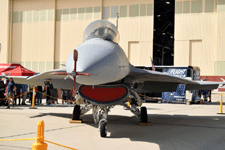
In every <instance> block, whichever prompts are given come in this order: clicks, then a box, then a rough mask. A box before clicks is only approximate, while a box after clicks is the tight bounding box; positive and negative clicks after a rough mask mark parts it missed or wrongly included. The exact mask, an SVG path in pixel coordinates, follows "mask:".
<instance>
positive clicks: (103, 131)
mask: <svg viewBox="0 0 225 150" xmlns="http://www.w3.org/2000/svg"><path fill="white" fill-rule="evenodd" d="M108 111H109V108H107V107H101V108H100V111H99V114H98V115H99V118H102V119H101V120H100V121H99V123H98V129H99V130H100V136H101V137H106V136H107V115H108Z"/></svg>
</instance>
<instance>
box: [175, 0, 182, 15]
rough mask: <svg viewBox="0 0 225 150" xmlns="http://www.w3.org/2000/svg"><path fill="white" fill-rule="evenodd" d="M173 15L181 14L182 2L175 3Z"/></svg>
mask: <svg viewBox="0 0 225 150" xmlns="http://www.w3.org/2000/svg"><path fill="white" fill-rule="evenodd" d="M175 13H176V14H182V2H176V4H175Z"/></svg>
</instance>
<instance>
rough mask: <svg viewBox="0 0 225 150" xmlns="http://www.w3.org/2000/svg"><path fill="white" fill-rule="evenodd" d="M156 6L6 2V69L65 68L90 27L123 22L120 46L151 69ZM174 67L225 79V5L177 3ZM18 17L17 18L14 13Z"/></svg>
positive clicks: (137, 1)
mask: <svg viewBox="0 0 225 150" xmlns="http://www.w3.org/2000/svg"><path fill="white" fill-rule="evenodd" d="M153 2H154V0H124V1H121V0H114V1H112V0H92V1H90V0H66V1H65V0H4V1H0V8H1V9H0V20H1V22H2V23H1V24H0V33H2V34H0V43H1V51H0V59H1V63H11V62H12V63H20V64H22V65H24V66H25V67H27V68H29V69H31V70H33V71H36V72H43V71H46V70H51V69H56V68H60V67H62V66H60V64H65V62H66V58H67V56H68V55H69V54H70V53H71V52H72V50H73V49H75V48H76V47H77V46H78V45H79V44H81V43H82V41H83V33H84V30H85V28H86V26H87V25H88V24H89V23H91V22H92V21H94V20H98V19H105V20H108V21H111V22H112V23H114V24H116V13H117V12H118V13H119V14H120V19H119V28H118V29H119V33H120V42H119V44H120V45H121V47H122V48H123V49H124V51H125V53H126V54H127V56H128V59H129V60H130V61H131V63H132V64H134V65H148V66H149V65H151V61H150V57H152V47H153V46H152V44H153V5H154V4H153ZM175 11H176V15H175V49H174V53H175V54H174V64H175V65H177V66H182V65H193V66H199V67H200V68H201V75H225V69H223V68H224V66H225V52H224V50H223V48H224V45H225V44H224V43H225V38H224V36H225V34H224V33H225V29H224V24H225V15H224V14H225V1H224V0H176V9H175ZM11 12H12V13H11Z"/></svg>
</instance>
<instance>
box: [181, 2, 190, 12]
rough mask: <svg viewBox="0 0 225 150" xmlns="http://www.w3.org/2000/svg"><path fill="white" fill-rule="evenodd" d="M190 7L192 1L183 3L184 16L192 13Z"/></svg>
mask: <svg viewBox="0 0 225 150" xmlns="http://www.w3.org/2000/svg"><path fill="white" fill-rule="evenodd" d="M190 7H191V4H190V1H184V2H183V13H184V14H188V13H190Z"/></svg>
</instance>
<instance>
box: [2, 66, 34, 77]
mask: <svg viewBox="0 0 225 150" xmlns="http://www.w3.org/2000/svg"><path fill="white" fill-rule="evenodd" d="M3 72H4V73H5V74H7V73H10V74H9V76H33V75H34V74H35V72H33V71H30V70H28V69H26V68H24V67H23V66H22V65H20V64H0V73H1V74H2V73H3Z"/></svg>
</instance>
